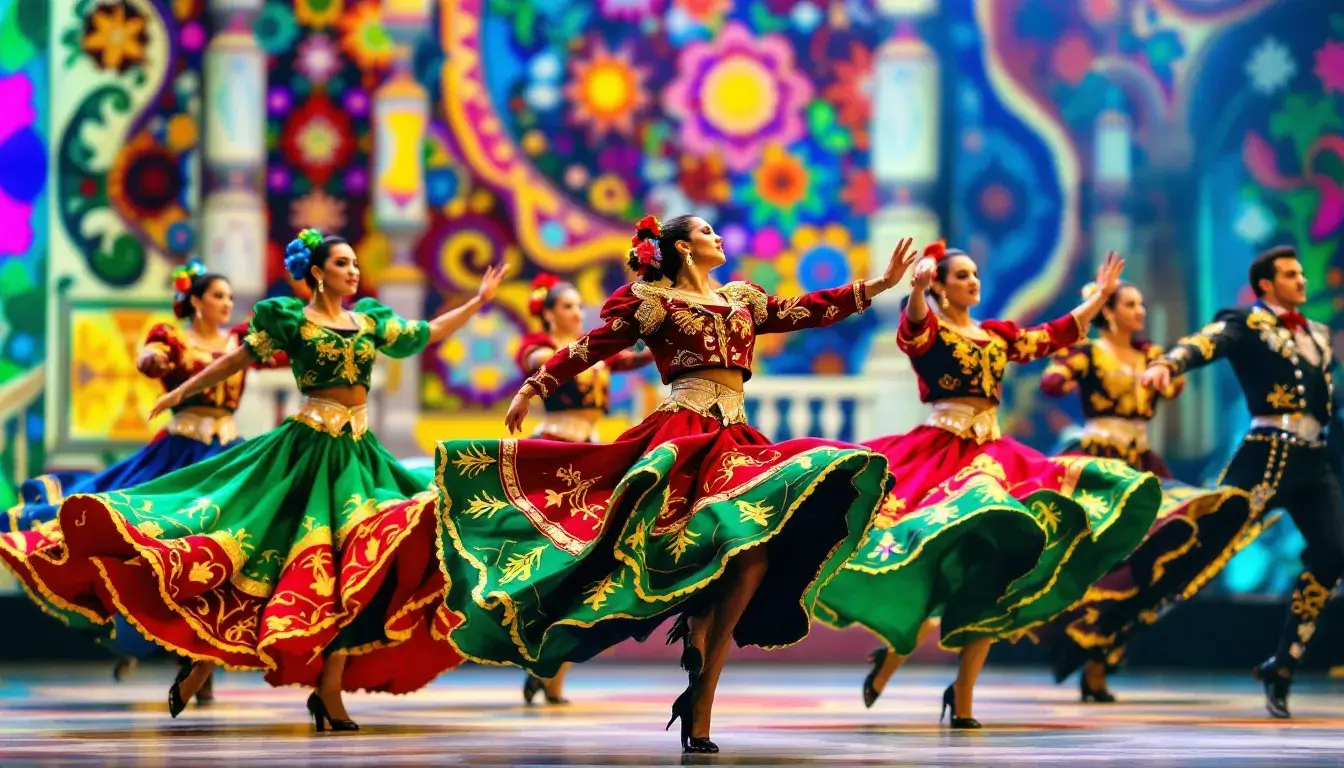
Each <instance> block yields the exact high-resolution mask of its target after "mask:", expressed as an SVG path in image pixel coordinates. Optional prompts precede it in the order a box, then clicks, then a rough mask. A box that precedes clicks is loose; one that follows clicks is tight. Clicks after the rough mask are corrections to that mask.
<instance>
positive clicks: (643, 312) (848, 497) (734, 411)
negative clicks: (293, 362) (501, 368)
mask: <svg viewBox="0 0 1344 768" xmlns="http://www.w3.org/2000/svg"><path fill="white" fill-rule="evenodd" d="M636 229H637V234H636V235H635V237H634V240H633V245H634V247H633V248H631V249H630V253H629V261H628V263H629V265H630V267H631V268H632V269H633V270H634V271H635V272H636V273H637V274H639V276H640V277H641V278H642V280H641V281H640V282H636V283H633V284H631V285H626V286H623V287H621V288H620V289H618V290H617V291H616V292H615V293H614V294H613V295H612V297H611V298H610V299H608V301H607V303H606V304H605V305H604V306H603V308H602V315H601V316H602V321H603V324H602V325H601V326H600V327H599V328H597V329H595V330H592V331H590V332H589V333H587V334H586V335H584V336H583V337H582V338H580V339H578V340H577V341H574V342H572V343H570V344H569V345H567V346H566V347H565V348H564V349H562V350H560V351H559V352H558V353H557V354H555V355H554V356H553V357H551V358H550V359H549V360H548V361H547V362H546V364H545V365H543V366H542V367H541V369H540V370H538V371H537V372H536V373H535V374H534V375H533V376H532V377H531V378H530V379H528V380H527V382H526V383H525V384H524V385H523V388H522V389H521V390H520V391H519V392H518V395H517V396H516V397H514V399H513V402H512V404H510V406H509V412H508V415H507V416H506V417H505V423H506V424H507V426H508V428H509V430H510V432H517V431H518V430H519V429H520V427H521V425H522V423H523V419H524V418H525V417H526V415H527V411H528V404H529V402H530V400H531V399H532V397H533V396H534V395H539V396H541V397H543V398H545V397H549V396H551V395H553V394H554V393H555V392H556V390H557V389H558V388H559V387H561V386H563V385H564V384H565V383H566V382H568V381H569V380H571V379H573V378H574V377H575V376H576V375H578V374H579V373H581V372H582V371H584V370H586V369H588V368H590V367H592V366H593V365H594V364H596V363H597V362H598V361H599V360H604V359H609V358H611V357H612V356H613V355H615V354H616V353H617V352H619V351H621V350H623V349H626V348H628V347H630V346H631V345H633V344H634V343H635V342H636V341H638V340H640V339H643V340H644V342H645V343H646V344H647V345H648V347H649V349H650V350H651V351H652V353H653V357H654V360H655V362H656V363H657V365H658V369H659V371H660V372H661V374H662V378H663V381H664V382H665V383H667V384H670V385H671V387H672V392H671V395H670V396H669V397H668V399H667V400H666V401H665V402H664V403H663V404H662V405H661V406H659V407H658V409H657V410H656V411H655V412H654V413H653V414H652V415H650V416H649V417H648V418H646V419H645V420H644V421H643V422H641V423H640V424H639V425H637V426H635V427H634V428H632V429H631V430H629V431H627V432H626V433H625V434H623V435H621V436H620V437H619V438H618V439H617V440H616V441H615V442H614V443H612V444H610V445H582V444H566V443H560V442H553V441H548V440H502V441H500V440H448V441H443V442H441V443H439V447H438V450H437V455H436V458H437V465H438V466H437V471H438V475H437V479H436V483H437V485H438V490H439V494H440V519H441V521H442V523H443V534H442V535H443V536H444V541H443V548H444V549H445V551H456V552H457V554H458V555H459V557H455V558H446V559H445V565H446V566H447V568H448V571H449V577H450V587H449V595H448V603H449V605H451V606H452V607H453V609H454V611H455V612H456V613H458V614H459V615H460V616H461V618H462V623H461V624H460V625H459V626H458V627H457V628H456V629H455V630H454V631H453V635H452V639H451V642H452V643H453V645H454V646H455V647H456V648H457V649H458V650H459V651H460V652H462V654H463V655H464V656H466V657H467V658H469V659H473V660H477V661H483V662H486V663H508V664H517V665H519V666H523V667H525V668H527V669H528V670H529V671H530V672H532V673H533V674H535V675H538V676H539V677H543V678H545V677H549V676H551V675H553V674H555V673H556V672H557V671H558V670H559V668H560V666H561V665H562V664H563V663H564V662H566V661H576V662H577V661H584V660H586V659H588V658H591V657H592V656H593V655H595V654H596V653H598V652H600V651H601V650H603V649H605V648H608V647H610V646H612V645H614V644H616V643H618V642H620V641H622V640H624V639H626V638H628V637H638V638H640V639H643V638H646V637H648V635H649V633H650V632H652V631H653V629H654V628H655V627H656V626H657V625H658V624H659V623H661V622H662V621H663V620H664V619H666V618H667V617H669V616H672V615H679V616H680V617H681V618H679V619H678V621H677V624H676V625H675V626H674V627H673V631H672V633H671V634H670V635H669V641H675V640H681V641H682V642H683V643H684V648H683V652H682V657H681V658H682V665H683V666H684V667H685V668H686V669H687V670H688V672H689V673H690V683H691V684H690V687H688V688H687V689H686V691H685V692H684V693H683V694H682V695H681V696H680V697H679V698H678V699H677V701H676V703H675V704H673V706H672V722H675V721H676V720H677V718H681V720H682V727H681V737H682V738H681V741H682V748H683V750H684V751H686V752H717V751H718V747H717V746H715V745H714V743H713V742H712V741H710V740H709V732H710V713H711V707H712V703H713V700H714V691H715V688H716V686H717V685H718V680H719V673H720V671H721V670H722V668H723V664H724V661H725V660H726V657H727V652H728V645H729V641H730V640H732V639H734V638H736V640H737V642H738V643H739V644H740V645H760V646H765V647H774V646H781V645H788V644H790V643H794V642H797V641H798V640H801V639H802V638H803V637H805V636H806V635H807V632H808V629H809V625H810V621H809V616H808V613H809V610H810V607H811V605H812V603H813V602H814V601H815V599H816V594H817V591H818V590H819V589H820V587H821V585H823V584H825V583H826V581H827V580H828V579H829V578H830V577H831V575H832V574H833V573H834V572H835V570H836V569H837V568H838V567H839V566H840V564H841V563H843V562H844V560H845V558H846V557H848V555H849V553H850V552H852V551H853V548H854V546H855V545H856V544H857V543H858V541H859V539H860V538H861V536H862V534H863V531H864V529H865V528H866V527H867V525H868V518H869V516H870V515H871V513H872V511H873V509H874V508H876V506H877V504H878V502H879V501H881V499H882V496H883V495H884V493H885V490H886V487H887V484H888V480H887V477H888V475H887V472H886V463H885V462H884V461H883V460H882V458H881V457H880V456H878V455H876V454H874V453H873V452H871V451H866V450H863V449H860V448H857V447H855V446H848V445H844V444H840V443H834V442H829V441H824V440H815V439H811V438H803V439H796V440H789V441H786V442H783V443H771V442H770V441H769V440H768V439H766V437H765V436H764V435H762V434H761V433H759V432H757V431H756V430H754V429H752V428H751V427H749V426H747V424H746V415H745V411H744V407H743V396H742V385H743V383H744V382H745V381H746V380H747V379H749V378H750V377H751V360H752V352H753V349H754V343H755V339H756V336H757V335H758V334H764V333H785V332H789V331H794V330H800V329H803V328H815V327H819V326H825V325H829V324H831V323H835V322H838V321H840V320H842V319H844V318H845V317H847V316H849V315H852V314H854V313H856V312H861V311H863V310H864V309H865V308H866V307H867V306H868V304H869V301H870V300H871V299H872V297H874V296H876V295H877V294H879V293H881V292H882V291H885V290H887V289H888V288H890V287H891V286H892V285H894V284H895V282H896V281H897V280H898V279H900V276H901V275H902V274H903V273H904V272H905V270H906V269H907V267H908V266H909V264H911V263H913V261H914V256H913V255H911V256H909V257H907V254H911V249H910V241H908V240H907V241H903V242H902V243H901V245H900V247H898V248H897V249H896V251H895V252H894V253H893V254H892V256H891V261H890V263H889V264H888V265H887V269H886V272H885V273H884V274H883V276H882V277H881V278H878V279H876V280H868V281H866V282H856V283H854V284H852V285H846V286H844V287H842V288H835V289H831V290H825V291H818V292H815V293H810V294H807V295H805V296H800V297H797V298H793V299H788V300H781V299H778V298H775V297H773V296H769V295H767V294H766V293H765V292H764V291H762V290H761V289H760V288H759V287H757V286H754V285H751V284H748V283H729V284H728V285H725V286H723V287H721V288H718V289H717V290H715V289H712V288H711V284H710V282H709V281H710V272H711V271H712V270H713V269H714V268H715V267H717V266H719V265H721V264H723V263H724V260H725V258H724V253H723V241H722V239H721V238H720V237H719V236H718V235H717V234H715V232H714V229H713V228H712V227H711V226H710V225H709V223H708V222H706V221H705V220H703V219H701V218H698V217H694V216H679V217H677V218H674V219H671V220H669V221H668V222H667V223H666V225H661V224H660V223H659V222H658V220H657V219H656V218H654V217H652V216H649V217H646V218H644V219H643V220H641V221H640V222H639V223H638V225H637V227H636ZM914 253H915V254H916V255H917V252H914ZM663 279H666V280H667V281H668V282H669V283H670V286H664V285H660V284H659V283H660V281H662V280H663ZM771 564H779V566H780V567H778V568H775V567H772V565H771ZM668 727H671V722H669V724H668Z"/></svg>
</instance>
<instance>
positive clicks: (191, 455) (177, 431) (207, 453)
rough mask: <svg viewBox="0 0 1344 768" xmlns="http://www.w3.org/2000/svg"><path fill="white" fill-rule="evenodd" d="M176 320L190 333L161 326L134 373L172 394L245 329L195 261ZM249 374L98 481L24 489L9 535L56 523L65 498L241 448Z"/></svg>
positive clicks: (215, 280)
mask: <svg viewBox="0 0 1344 768" xmlns="http://www.w3.org/2000/svg"><path fill="white" fill-rule="evenodd" d="M173 288H174V291H175V294H174V296H173V314H174V315H176V316H177V317H178V318H180V319H182V320H185V321H187V326H186V328H185V329H178V328H175V327H173V326H172V325H169V324H168V323H159V324H158V325H155V326H154V327H153V328H150V329H149V334H148V336H147V337H146V339H145V344H144V347H143V348H142V349H141V351H140V357H139V359H138V360H137V361H136V367H137V368H138V369H139V370H140V373H142V374H144V375H145V376H148V377H149V378H151V379H160V380H162V381H163V384H164V387H165V389H172V388H173V387H176V386H177V385H179V384H181V383H182V382H184V381H186V380H187V379H188V378H190V377H191V376H192V375H193V374H196V373H198V372H199V371H200V370H201V369H202V368H204V367H205V366H206V365H208V364H209V363H210V362H211V361H213V360H215V359H217V358H219V357H220V356H222V355H224V354H226V353H227V352H229V351H230V350H232V349H236V348H237V346H238V343H239V342H240V341H241V339H242V334H240V333H239V330H240V329H237V328H235V329H233V330H232V331H230V330H229V318H230V316H231V315H232V314H233V291H232V290H231V289H230V286H229V281H228V279H227V278H225V277H224V276H223V275H220V274H217V273H214V272H207V271H206V268H205V265H204V264H202V263H201V262H199V261H192V262H190V263H189V264H187V265H186V266H182V267H178V268H177V269H175V270H173ZM243 378H244V372H242V371H239V372H238V373H237V374H236V375H234V376H232V377H230V378H228V379H226V380H224V381H221V382H219V383H218V384H216V385H215V386H213V387H211V388H210V389H208V390H205V391H202V392H201V393H199V394H198V395H196V396H195V397H193V398H191V400H189V401H184V402H182V403H181V404H179V405H178V406H177V407H176V408H174V409H173V418H172V420H171V421H169V422H168V426H167V427H165V428H164V429H163V430H162V431H161V432H159V434H157V435H155V436H154V439H153V440H151V441H150V443H149V445H146V446H145V447H144V448H143V449H141V450H140V451H138V452H136V453H134V454H132V455H131V456H129V457H127V458H126V459H123V460H122V461H120V462H118V463H116V464H113V465H112V466H110V467H108V468H107V469H105V470H103V471H102V472H98V473H58V474H56V475H41V476H39V477H35V478H32V479H31V480H28V481H27V482H25V483H24V484H23V486H22V493H23V497H24V502H25V503H23V504H21V505H19V506H16V507H14V508H12V509H10V510H9V514H8V516H7V520H6V525H7V527H6V530H8V531H20V530H26V529H29V528H34V527H37V526H38V525H40V524H42V523H46V522H49V521H51V520H55V519H56V509H57V508H58V507H59V506H60V504H61V501H63V500H64V499H65V497H66V496H67V495H74V494H77V493H104V492H106V491H114V490H117V489H119V488H128V487H130V486H132V485H138V484H139V483H143V482H147V481H149V480H153V479H154V478H156V477H159V476H161V475H165V474H167V473H169V472H172V471H173V470H175V469H180V468H182V467H185V466H188V465H190V464H194V463H196V462H197V461H200V460H201V459H207V458H209V457H211V456H214V455H215V454H217V453H219V452H220V451H222V450H224V449H225V448H227V447H229V446H230V445H232V444H234V443H235V442H237V441H238V429H237V427H236V426H235V425H234V422H233V412H234V411H235V410H236V409H237V408H238V401H239V399H240V398H241V397H242V394H243Z"/></svg>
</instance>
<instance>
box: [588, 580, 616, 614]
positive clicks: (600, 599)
mask: <svg viewBox="0 0 1344 768" xmlns="http://www.w3.org/2000/svg"><path fill="white" fill-rule="evenodd" d="M623 586H625V585H624V584H622V583H621V580H620V579H614V578H612V577H611V576H610V575H609V576H607V577H606V578H605V579H602V580H601V581H599V582H597V583H596V584H594V585H593V586H591V587H589V588H588V589H587V590H585V591H584V593H583V594H585V595H587V596H588V597H587V598H585V599H584V601H583V604H584V605H586V606H588V607H589V608H592V609H593V610H594V611H599V610H602V606H603V605H606V603H607V598H608V597H611V596H612V595H614V594H616V589H617V588H618V587H623Z"/></svg>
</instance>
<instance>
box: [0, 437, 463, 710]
mask: <svg viewBox="0 0 1344 768" xmlns="http://www.w3.org/2000/svg"><path fill="white" fill-rule="evenodd" d="M430 474H431V473H430V472H429V471H424V472H421V473H415V472H411V471H408V470H407V469H406V468H404V467H403V466H402V465H401V464H400V463H399V462H398V461H397V460H396V459H395V458H394V457H393V456H392V455H391V454H389V453H388V452H387V451H386V450H385V449H384V448H383V447H382V446H381V445H380V444H379V443H378V440H377V438H376V437H374V435H373V433H371V432H362V433H361V434H355V433H353V432H352V431H351V429H350V427H349V426H348V425H347V426H345V427H344V428H342V430H341V431H340V432H339V433H338V434H331V433H329V432H326V431H319V430H318V429H317V428H315V427H313V426H309V424H308V423H306V422H304V421H300V420H298V419H297V418H296V419H290V420H287V421H285V422H284V423H283V424H281V425H280V426H279V427H277V428H276V429H274V430H272V431H270V432H268V433H266V434H264V435H261V436H259V437H256V438H254V439H251V440H248V441H246V442H243V443H241V444H239V445H237V446H235V447H233V448H231V449H229V450H227V451H224V452H223V453H221V454H219V455H218V456H215V457H214V458H211V459H208V460H206V461H202V462H200V463H198V464H194V465H192V466H189V467H186V468H184V469H181V470H178V471H176V472H172V473H170V474H167V475H164V476H163V477H160V478H158V479H156V480H153V481H150V482H148V483H145V484H143V485H138V486H134V487H131V488H128V489H125V490H122V491H116V492H111V493H101V494H80V495H75V496H72V497H70V498H69V499H67V500H65V502H64V503H63V504H62V506H61V508H60V511H59V513H58V521H57V522H58V524H57V525H55V526H49V527H45V528H44V529H43V530H40V531H28V532H22V533H15V534H7V535H5V536H3V537H0V556H3V558H4V560H5V562H6V564H7V565H8V566H9V567H10V569H11V570H13V571H14V573H15V575H16V576H17V577H18V578H19V579H20V580H21V581H22V582H23V583H24V586H25V587H26V588H27V589H28V592H29V594H30V595H32V596H33V597H34V599H36V600H37V601H38V603H39V604H40V605H41V606H42V607H43V608H44V609H46V610H47V611H48V612H49V613H52V614H54V615H56V616H57V617H59V618H62V619H64V620H66V621H68V622H69V623H71V624H74V625H76V626H86V627H88V626H93V627H101V628H104V629H107V630H110V629H111V627H112V626H113V618H114V617H115V616H116V615H117V614H120V615H121V616H123V617H124V618H125V619H126V621H128V622H129V623H130V624H131V625H133V626H134V627H135V628H136V629H138V630H139V631H140V632H141V633H143V634H144V635H145V636H146V637H147V638H149V639H150V640H153V641H154V642H156V643H158V644H159V645H161V646H163V647H164V648H167V649H168V650H170V651H173V652H175V653H179V654H182V655H185V656H189V657H191V658H194V659H199V660H208V661H213V662H216V663H218V664H221V665H223V666H225V667H229V668H243V669H264V670H266V672H267V679H268V680H269V681H270V682H272V683H273V684H276V685H285V684H294V683H302V684H306V685H311V684H313V683H314V682H315V681H316V679H317V674H318V673H319V672H320V670H321V667H322V657H323V656H324V655H325V654H329V653H331V652H334V651H339V652H343V653H349V654H352V655H354V656H355V657H356V658H352V659H351V660H349V661H348V662H347V667H346V687H347V688H348V689H352V690H354V689H361V688H362V689H369V690H389V691H407V690H414V689H415V688H418V687H419V686H421V685H423V684H424V683H426V682H428V681H429V680H432V679H433V677H435V676H437V674H439V672H441V671H443V670H444V669H447V668H449V667H451V666H454V665H455V664H456V663H457V662H458V660H459V659H458V657H457V656H456V654H454V653H453V652H452V650H451V647H450V646H449V645H447V643H446V640H445V637H446V634H447V632H448V631H449V629H450V628H451V625H452V620H453V619H452V616H451V614H449V613H448V612H447V611H446V610H441V609H440V602H441V600H442V596H443V594H444V593H445V592H446V582H445V580H444V574H443V572H442V570H441V568H440V567H439V562H438V556H437V547H436V537H435V523H434V513H433V505H434V497H433V494H432V493H431V492H430V490H429V489H430V485H429V475H430ZM412 651H413V652H415V653H416V655H417V656H418V658H419V659H421V660H423V663H420V662H417V663H407V653H408V652H412ZM399 654H400V656H401V657H400V658H399V657H398V655H399Z"/></svg>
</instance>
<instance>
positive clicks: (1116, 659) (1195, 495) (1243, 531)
mask: <svg viewBox="0 0 1344 768" xmlns="http://www.w3.org/2000/svg"><path fill="white" fill-rule="evenodd" d="M1065 451H1066V453H1067V454H1069V455H1082V456H1099V457H1104V458H1121V457H1122V456H1123V453H1124V452H1123V451H1121V450H1120V449H1118V448H1115V447H1113V446H1109V445H1106V444H1104V443H1100V442H1097V441H1088V442H1087V443H1086V444H1081V443H1080V444H1076V445H1071V446H1069V447H1067V448H1066V449H1065ZM1129 458H1130V459H1131V464H1133V465H1137V466H1139V467H1140V468H1142V469H1144V470H1147V471H1151V472H1154V473H1155V474H1157V475H1158V476H1159V477H1163V478H1164V479H1163V481H1162V506H1161V508H1160V509H1159V510H1158V513H1157V520H1156V521H1154V523H1153V526H1152V528H1151V529H1149V531H1148V535H1147V537H1146V538H1145V539H1144V540H1143V543H1141V544H1140V545H1139V546H1138V548H1137V549H1135V550H1134V553H1133V554H1132V555H1130V557H1129V558H1128V559H1126V560H1125V561H1124V562H1122V563H1120V564H1119V565H1117V566H1116V567H1115V568H1113V569H1112V570H1111V572H1110V573H1108V574H1106V576H1104V577H1103V578H1102V579H1101V580H1100V581H1098V582H1097V583H1096V584H1095V585H1093V587H1092V588H1091V589H1089V590H1088V591H1087V594H1086V595H1085V596H1084V598H1083V600H1082V601H1081V602H1079V603H1078V604H1077V605H1076V606H1074V610H1073V611H1070V612H1069V613H1068V614H1066V615H1065V616H1063V617H1061V621H1060V623H1061V624H1062V626H1063V630H1064V632H1065V633H1066V634H1067V636H1068V640H1069V641H1071V642H1072V643H1073V644H1075V645H1076V646H1077V647H1078V648H1079V649H1081V650H1083V651H1084V653H1083V654H1078V656H1080V657H1086V658H1094V659H1096V660H1098V661H1106V663H1107V665H1108V666H1109V667H1112V668H1114V667H1115V666H1118V665H1119V663H1120V661H1121V660H1122V658H1123V656H1124V650H1125V645H1126V643H1127V641H1128V639H1129V638H1130V637H1131V636H1132V634H1133V632H1134V631H1136V630H1137V629H1139V628H1141V627H1143V626H1147V625H1150V624H1152V623H1153V622H1155V621H1157V619H1158V617H1159V616H1160V615H1161V614H1162V613H1163V612H1164V611H1165V610H1166V609H1167V608H1169V607H1171V606H1172V605H1174V604H1175V603H1176V602H1178V601H1180V600H1183V599H1186V598H1189V597H1191V596H1193V595H1194V594H1195V593H1196V592H1198V591H1199V590H1200V589H1201V588H1202V587H1203V586H1204V585H1205V584H1207V583H1209V581H1211V580H1212V579H1213V578H1214V577H1216V576H1217V575H1218V573H1219V572H1221V571H1222V569H1223V567H1224V566H1226V565H1227V562H1228V561H1229V560H1230V559H1231V558H1232V555H1234V554H1236V553H1237V552H1238V551H1240V550H1241V549H1242V548H1244V547H1245V546H1246V545H1247V544H1249V543H1250V542H1251V541H1253V540H1254V539H1255V536H1256V535H1258V532H1259V531H1258V530H1255V529H1256V526H1255V525H1254V524H1253V521H1252V519H1251V498H1250V495H1249V494H1248V493H1246V492H1245V491H1243V490H1241V489H1239V488H1230V487H1222V488H1215V489H1204V488H1197V487H1193V486H1189V485H1186V484H1184V483H1181V482H1178V481H1176V480H1174V479H1171V473H1170V472H1169V471H1167V469H1166V465H1165V464H1164V463H1163V462H1162V459H1161V458H1160V457H1158V456H1157V454H1156V453H1154V452H1153V451H1142V452H1140V453H1139V454H1138V455H1136V456H1131V457H1129ZM1206 541H1207V542H1217V543H1218V544H1217V546H1219V547H1222V548H1223V550H1224V551H1223V552H1222V553H1221V554H1220V555H1218V556H1217V557H1210V556H1209V553H1208V552H1206V551H1204V547H1203V546H1202V543H1203V542H1206ZM1228 542H1232V545H1231V546H1225V545H1226V544H1227V543H1228ZM1080 661H1081V659H1080V658H1077V657H1075V659H1074V662H1075V663H1072V664H1068V665H1065V666H1063V667H1059V668H1057V669H1056V674H1057V675H1064V674H1066V673H1067V672H1071V671H1072V669H1073V668H1074V667H1075V666H1076V663H1078V662H1080ZM1058 663H1061V662H1057V664H1058Z"/></svg>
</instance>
